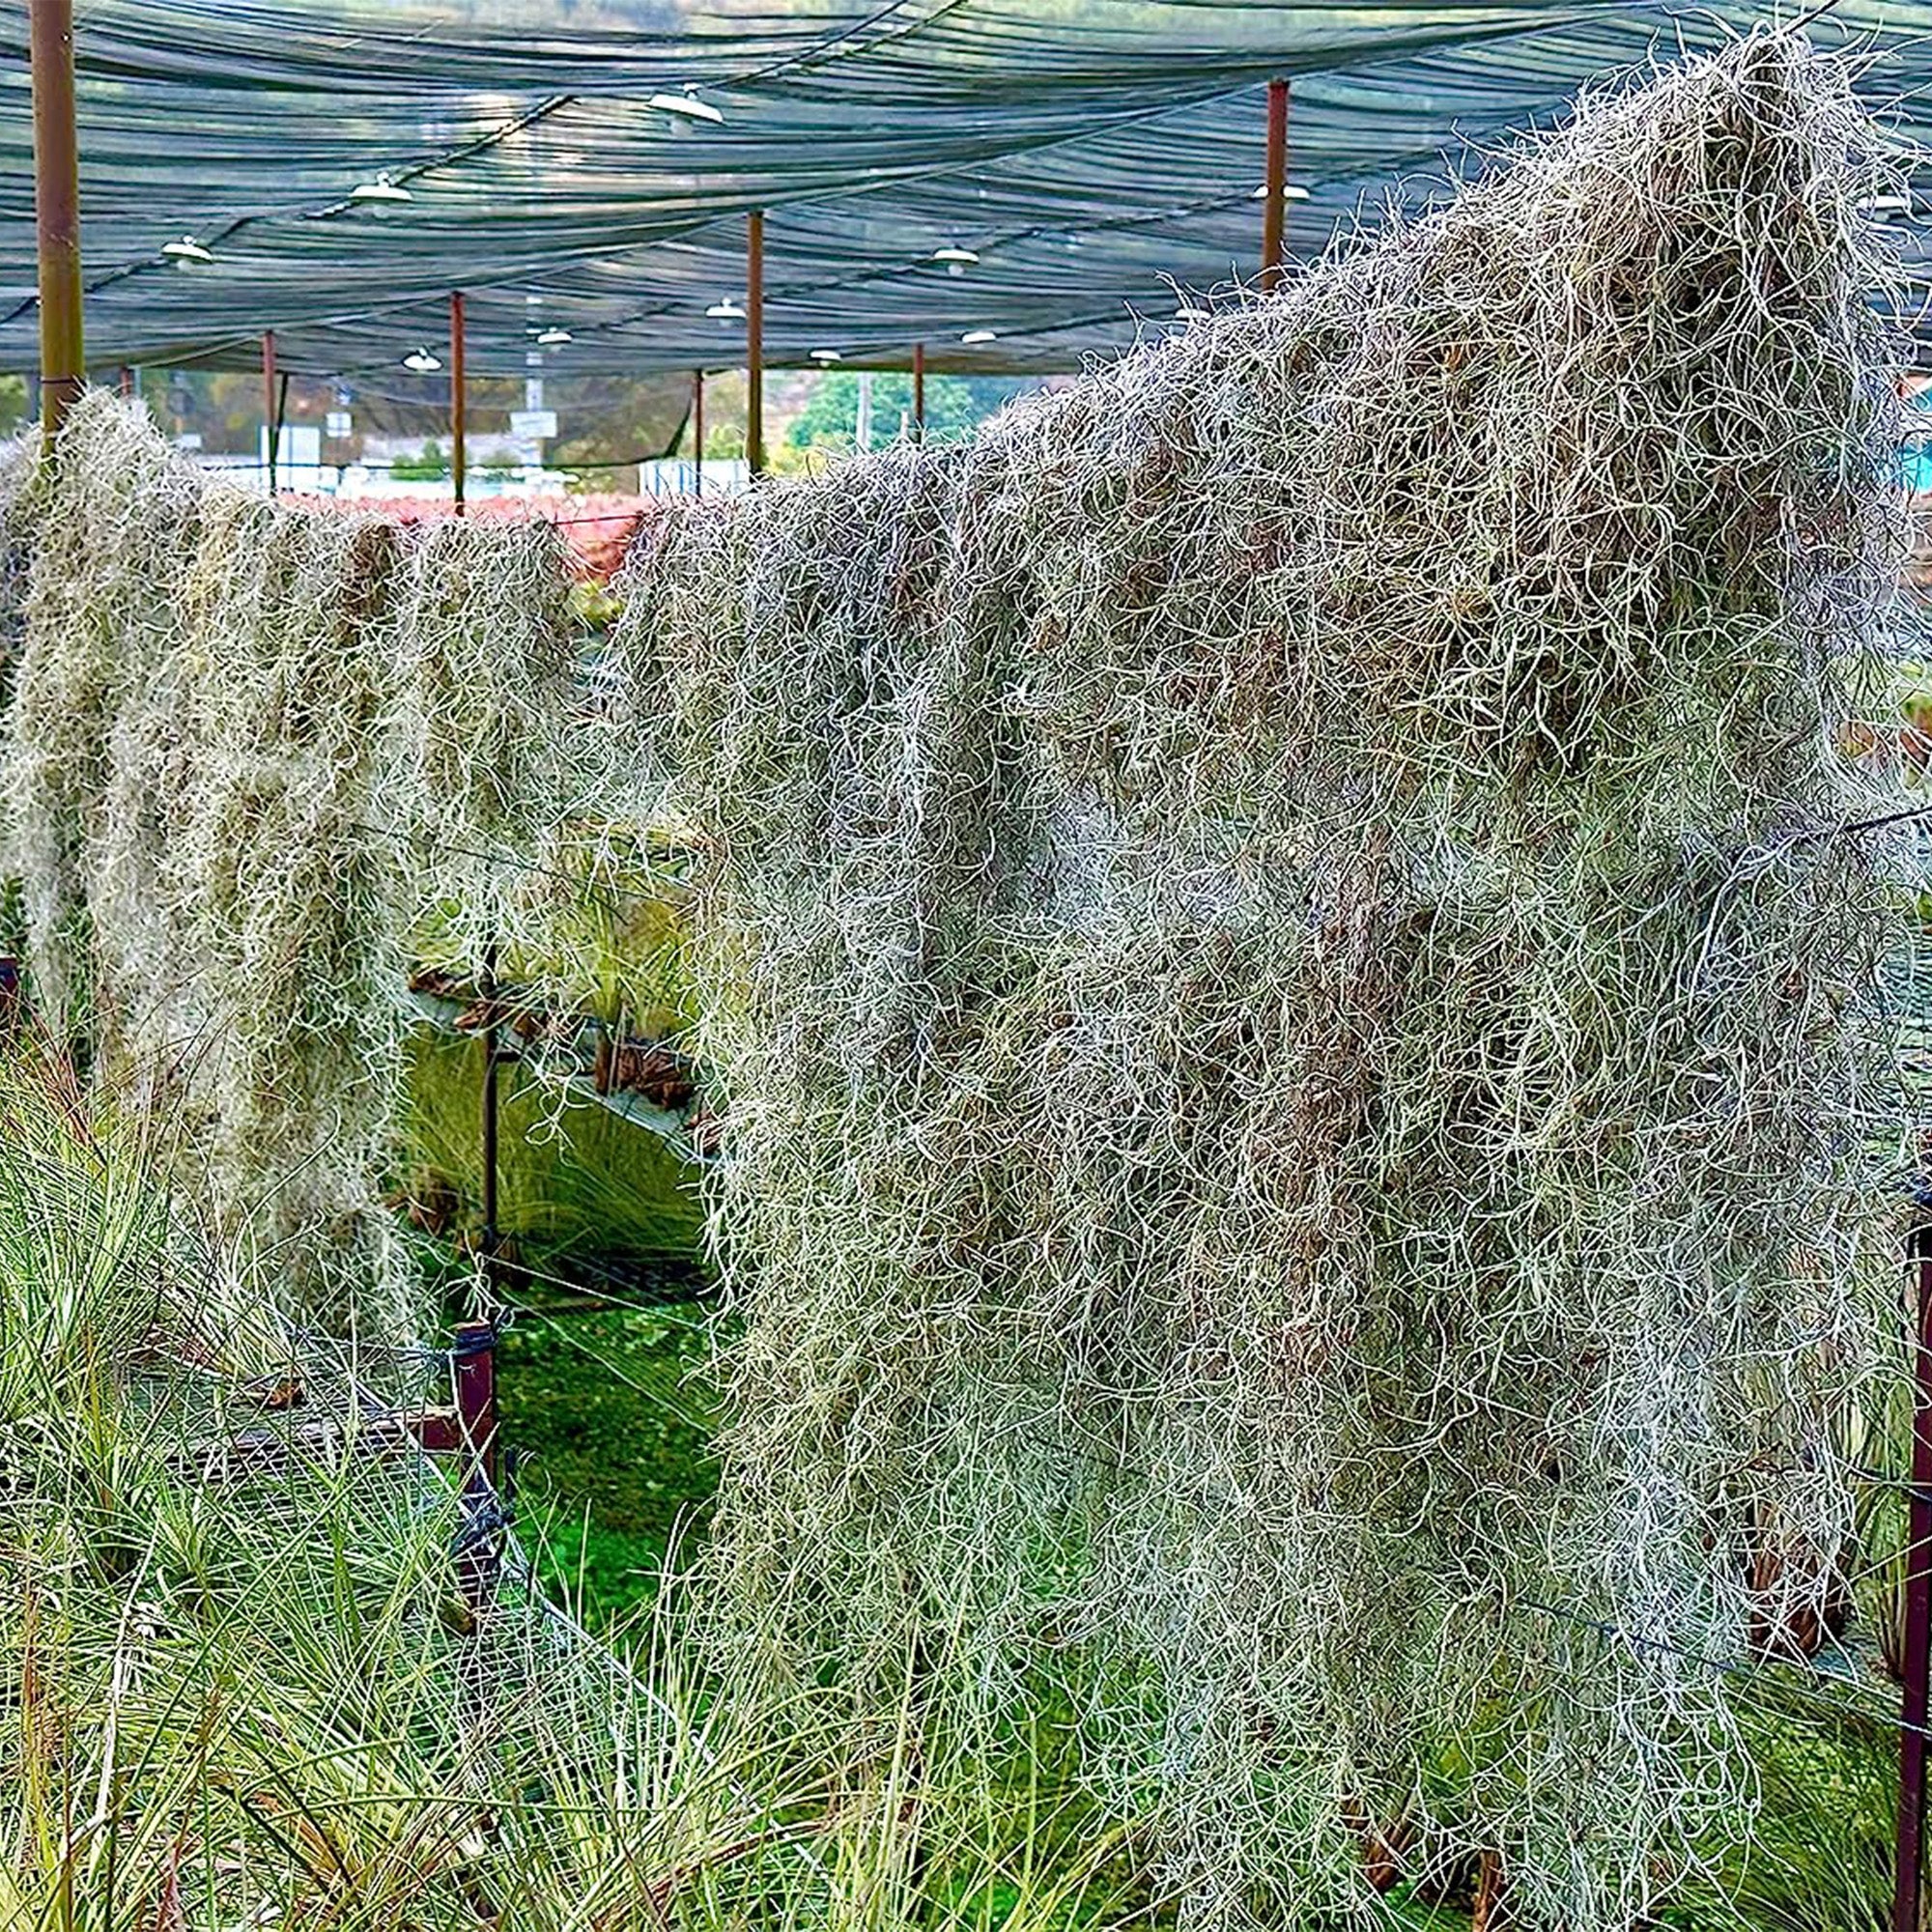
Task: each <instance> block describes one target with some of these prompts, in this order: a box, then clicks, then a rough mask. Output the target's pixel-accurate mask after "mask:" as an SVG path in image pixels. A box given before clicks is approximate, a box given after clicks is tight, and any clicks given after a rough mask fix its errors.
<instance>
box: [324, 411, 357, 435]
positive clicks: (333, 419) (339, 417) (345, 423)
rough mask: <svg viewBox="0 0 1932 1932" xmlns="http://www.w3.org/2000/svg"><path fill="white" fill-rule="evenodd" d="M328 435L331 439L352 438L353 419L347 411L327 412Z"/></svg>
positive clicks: (353, 432)
mask: <svg viewBox="0 0 1932 1932" xmlns="http://www.w3.org/2000/svg"><path fill="white" fill-rule="evenodd" d="M328 433H329V435H330V436H332V437H338V438H340V437H345V436H354V435H355V417H354V416H352V415H351V414H350V413H349V412H348V411H347V410H330V411H329V412H328Z"/></svg>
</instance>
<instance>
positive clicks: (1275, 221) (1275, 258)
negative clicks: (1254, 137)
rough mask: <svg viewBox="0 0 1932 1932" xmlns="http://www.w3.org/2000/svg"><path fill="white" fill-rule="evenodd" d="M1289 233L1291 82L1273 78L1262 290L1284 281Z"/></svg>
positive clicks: (1264, 193)
mask: <svg viewBox="0 0 1932 1932" xmlns="http://www.w3.org/2000/svg"><path fill="white" fill-rule="evenodd" d="M1287 232H1288V82H1287V81H1285V80H1271V81H1269V82H1268V93H1267V173H1266V175H1265V177H1264V180H1263V184H1262V289H1263V292H1264V293H1265V292H1266V291H1267V290H1269V289H1271V288H1273V287H1274V286H1275V285H1276V284H1277V283H1278V282H1279V281H1280V280H1281V266H1282V246H1283V242H1284V241H1285V239H1286V236H1287Z"/></svg>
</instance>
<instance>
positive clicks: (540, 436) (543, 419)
mask: <svg viewBox="0 0 1932 1932" xmlns="http://www.w3.org/2000/svg"><path fill="white" fill-rule="evenodd" d="M510 434H511V435H512V436H514V437H517V438H519V439H524V438H528V439H530V440H535V441H538V442H541V441H542V440H544V439H545V438H546V437H552V436H554V435H555V434H556V412H555V411H554V410H512V411H511V412H510Z"/></svg>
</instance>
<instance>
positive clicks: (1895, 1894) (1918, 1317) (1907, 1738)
mask: <svg viewBox="0 0 1932 1932" xmlns="http://www.w3.org/2000/svg"><path fill="white" fill-rule="evenodd" d="M1929 1211H1932V1195H1928V1194H1927V1192H1926V1191H1925V1190H1924V1188H1922V1187H1921V1188H1920V1190H1919V1194H1918V1216H1919V1219H1918V1225H1917V1226H1915V1227H1914V1229H1913V1231H1912V1235H1911V1237H1910V1240H1909V1243H1908V1245H1907V1249H1906V1253H1907V1257H1908V1263H1909V1266H1908V1273H1909V1275H1910V1278H1911V1284H1912V1302H1913V1338H1914V1339H1913V1375H1912V1489H1911V1493H1910V1497H1909V1500H1908V1502H1907V1505H1906V1525H1907V1527H1906V1546H1905V1655H1904V1656H1903V1658H1901V1660H1900V1663H1901V1666H1902V1668H1901V1672H1900V1674H1901V1675H1902V1677H1903V1678H1904V1680H1905V1694H1904V1698H1903V1702H1902V1708H1901V1710H1900V1713H1899V1719H1900V1729H1899V1734H1898V1834H1897V1842H1896V1854H1897V1862H1896V1865H1895V1867H1894V1884H1893V1889H1892V1900H1891V1924H1892V1932H1920V1914H1921V1911H1922V1909H1923V1895H1924V1889H1925V1782H1926V1769H1927V1763H1926V1746H1927V1737H1926V1725H1927V1721H1928V1719H1932V1219H1927V1218H1926V1217H1927V1215H1928V1212H1929Z"/></svg>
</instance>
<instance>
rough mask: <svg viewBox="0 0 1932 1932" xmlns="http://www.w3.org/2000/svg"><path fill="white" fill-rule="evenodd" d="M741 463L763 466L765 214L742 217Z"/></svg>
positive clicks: (756, 472) (759, 470)
mask: <svg viewBox="0 0 1932 1932" xmlns="http://www.w3.org/2000/svg"><path fill="white" fill-rule="evenodd" d="M745 467H746V468H747V469H749V470H750V471H751V472H752V474H753V476H761V475H763V474H764V469H765V217H764V214H763V213H762V212H760V211H757V210H754V211H753V213H751V214H749V215H748V216H746V219H745Z"/></svg>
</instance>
